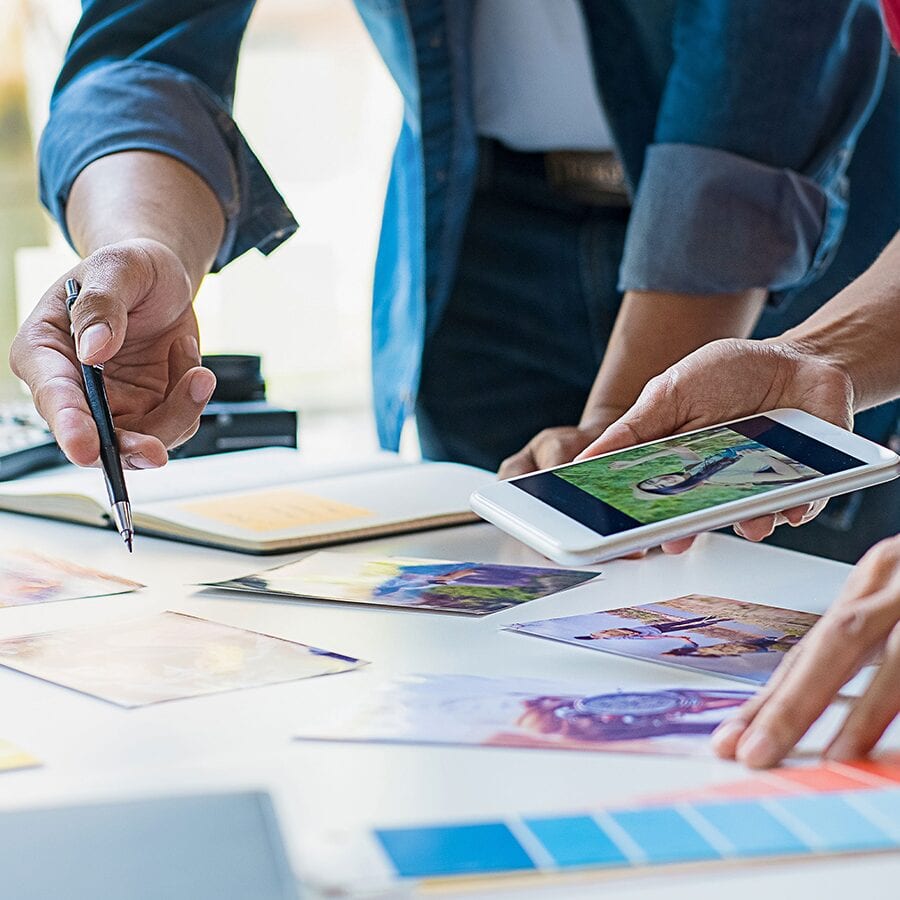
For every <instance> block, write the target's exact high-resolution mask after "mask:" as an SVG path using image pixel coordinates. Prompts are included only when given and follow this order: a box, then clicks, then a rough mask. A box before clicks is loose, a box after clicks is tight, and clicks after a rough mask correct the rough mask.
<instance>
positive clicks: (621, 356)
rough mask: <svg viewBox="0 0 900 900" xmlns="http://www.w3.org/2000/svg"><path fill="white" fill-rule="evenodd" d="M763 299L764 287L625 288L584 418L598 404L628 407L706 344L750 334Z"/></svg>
mask: <svg viewBox="0 0 900 900" xmlns="http://www.w3.org/2000/svg"><path fill="white" fill-rule="evenodd" d="M765 301H766V291H765V290H764V289H755V290H750V291H745V292H743V293H740V294H724V295H714V296H708V295H703V296H701V295H695V294H690V295H689V294H663V293H650V292H637V291H632V292H629V293H627V294H626V295H625V298H624V300H623V301H622V308H621V310H620V311H619V315H618V318H617V319H616V324H615V327H614V328H613V332H612V335H611V337H610V340H609V345H608V347H607V350H606V355H605V356H604V359H603V364H602V365H601V367H600V371H599V373H598V375H597V379H596V381H595V382H594V386H593V388H592V389H591V393H590V397H589V398H588V402H587V404H586V406H585V412H584V416H583V417H582V424H587V423H589V422H590V421H591V419H592V417H593V416H594V415H595V414H596V413H597V411H598V410H601V409H604V408H607V409H608V408H610V407H614V408H618V409H621V410H625V409H627V408H628V407H630V406H631V404H632V403H633V402H634V401H635V400H636V399H637V396H638V394H640V392H641V390H643V387H644V385H645V384H646V383H647V382H648V381H649V380H650V379H651V378H653V377H654V376H655V375H658V374H659V373H660V372H663V371H664V370H665V369H667V368H668V367H669V366H671V365H673V364H674V363H676V362H678V361H679V360H680V359H682V358H683V357H684V356H687V354H688V353H691V352H692V351H694V350H696V349H697V348H698V347H701V346H703V344H706V343H709V342H710V341H714V340H717V339H719V338H724V337H746V336H747V335H749V334H750V332H751V331H752V330H753V327H754V325H755V324H756V321H757V319H758V318H759V315H760V313H761V312H762V308H763V305H764V304H765Z"/></svg>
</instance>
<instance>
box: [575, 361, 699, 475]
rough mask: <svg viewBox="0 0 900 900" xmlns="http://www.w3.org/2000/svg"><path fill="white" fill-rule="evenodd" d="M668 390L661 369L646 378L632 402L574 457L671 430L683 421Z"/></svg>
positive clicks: (669, 384) (668, 381)
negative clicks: (638, 394)
mask: <svg viewBox="0 0 900 900" xmlns="http://www.w3.org/2000/svg"><path fill="white" fill-rule="evenodd" d="M671 391H672V381H671V379H670V378H669V377H668V373H665V372H664V373H663V374H662V375H659V376H657V377H656V378H653V379H651V380H650V381H648V382H647V384H646V386H645V387H644V390H643V391H641V393H640V396H639V397H638V398H637V400H635V402H634V406H632V407H631V409H629V410H628V412H626V413H625V414H624V415H623V416H621V417H620V418H618V419H616V421H615V422H613V423H612V424H611V425H610V426H609V427H608V428H607V429H606V430H605V431H604V432H603V434H601V435H600V437H598V438H597V439H596V440H595V441H594V442H593V443H591V444H589V445H588V446H587V447H585V449H584V450H582V451H581V453H579V454H578V456H576V457H575V459H576V460H580V459H590V458H591V457H592V456H599V455H600V454H601V453H611V452H612V451H614V450H623V449H624V448H626V447H633V446H634V445H635V444H644V443H646V442H647V441H652V440H656V439H657V438H664V437H669V435H672V434H674V433H675V432H676V431H677V430H678V428H679V427H680V426H681V425H682V424H683V423H681V422H679V421H678V418H677V415H676V410H677V407H676V405H675V403H674V402H673V398H672V397H671V396H670V395H671Z"/></svg>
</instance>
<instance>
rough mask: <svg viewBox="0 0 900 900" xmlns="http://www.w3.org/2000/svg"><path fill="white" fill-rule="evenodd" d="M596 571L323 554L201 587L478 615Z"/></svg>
mask: <svg viewBox="0 0 900 900" xmlns="http://www.w3.org/2000/svg"><path fill="white" fill-rule="evenodd" d="M599 574H600V573H599V572H577V571H573V570H569V569H544V568H539V567H536V566H501V565H493V564H489V563H474V562H447V561H445V560H438V559H410V558H405V557H390V558H387V557H386V558H372V557H368V556H361V555H356V554H350V553H331V552H328V551H322V552H319V553H314V554H312V556H307V557H306V558H305V559H302V560H300V561H299V562H296V563H289V564H288V565H286V566H279V567H278V568H276V569H269V570H268V571H265V572H258V573H256V574H254V575H246V576H244V577H243V578H235V579H230V580H228V581H220V582H216V583H215V584H210V585H207V586H208V587H215V588H225V589H227V590H239V591H253V592H255V593H262V594H273V595H276V596H279V597H299V598H305V599H315V600H338V601H344V602H349V603H368V604H374V605H377V606H397V607H403V608H408V609H429V610H436V611H438V612H456V613H464V614H467V615H470V616H484V615H488V614H489V613H495V612H500V611H501V610H504V609H509V608H510V607H511V606H518V605H519V604H520V603H527V602H528V601H529V600H536V599H537V598H538V597H547V596H549V595H550V594H556V593H558V592H559V591H565V590H568V589H569V588H572V587H575V586H576V585H579V584H584V583H585V582H586V581H590V580H591V579H592V578H596V577H597V576H598V575H599Z"/></svg>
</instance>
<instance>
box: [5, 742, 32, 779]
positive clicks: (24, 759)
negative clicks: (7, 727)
mask: <svg viewBox="0 0 900 900" xmlns="http://www.w3.org/2000/svg"><path fill="white" fill-rule="evenodd" d="M39 765H40V762H39V761H38V760H37V759H35V758H34V757H33V756H32V755H31V754H30V753H26V752H25V751H24V750H22V749H21V748H19V747H17V746H16V745H15V744H11V743H10V742H9V741H4V740H3V739H2V738H0V772H7V771H11V770H12V769H27V768H30V767H31V766H39Z"/></svg>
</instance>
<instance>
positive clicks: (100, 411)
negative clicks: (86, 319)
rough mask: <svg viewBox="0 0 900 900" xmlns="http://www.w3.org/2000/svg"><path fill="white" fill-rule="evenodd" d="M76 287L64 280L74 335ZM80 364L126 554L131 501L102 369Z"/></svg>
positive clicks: (131, 538)
mask: <svg viewBox="0 0 900 900" xmlns="http://www.w3.org/2000/svg"><path fill="white" fill-rule="evenodd" d="M80 290H81V287H80V285H79V284H78V282H77V281H76V280H75V279H74V278H69V279H68V280H67V281H66V309H67V310H68V313H69V323H70V331H71V333H72V336H73V337H74V336H75V327H74V325H72V324H71V320H72V307H73V306H74V305H75V301H76V300H77V299H78V292H79V291H80ZM79 364H80V365H81V377H82V379H83V380H84V392H85V394H86V395H87V401H88V406H89V407H90V409H91V418H93V420H94V424H95V425H96V426H97V435H98V437H99V438H100V465H101V466H102V467H103V478H104V481H105V482H106V493H107V494H109V505H110V508H111V509H112V519H113V522H114V524H115V526H116V528H117V529H118V531H119V534H120V535H122V540H123V541H124V542H125V546H126V547H128V552H129V553H131V552H132V547H133V545H134V526H133V525H132V520H131V501H129V499H128V491H127V490H126V488H125V475H124V473H123V472H122V458H121V457H120V456H119V444H118V442H117V441H116V430H115V428H114V427H113V421H112V414H111V413H110V411H109V400H108V399H107V396H106V386H105V385H104V384H103V366H86V365H85V364H84V363H79Z"/></svg>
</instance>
